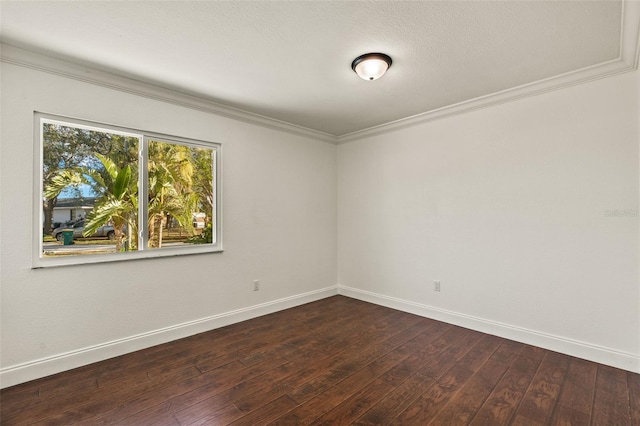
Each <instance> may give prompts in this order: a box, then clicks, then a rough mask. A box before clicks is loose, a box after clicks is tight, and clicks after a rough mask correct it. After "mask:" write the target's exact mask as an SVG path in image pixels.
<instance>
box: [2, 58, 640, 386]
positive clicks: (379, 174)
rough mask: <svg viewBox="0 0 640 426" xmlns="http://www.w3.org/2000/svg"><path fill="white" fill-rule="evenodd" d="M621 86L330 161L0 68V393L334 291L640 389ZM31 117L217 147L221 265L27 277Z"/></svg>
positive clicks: (633, 189) (583, 88)
mask: <svg viewBox="0 0 640 426" xmlns="http://www.w3.org/2000/svg"><path fill="white" fill-rule="evenodd" d="M638 75H639V73H638V72H634V73H627V74H623V75H620V76H617V77H613V78H608V79H605V80H599V81H595V82H592V83H588V84H583V85H579V86H575V87H571V88H567V89H563V90H559V91H555V92H551V93H548V94H544V95H539V96H536V97H531V98H526V99H522V100H519V101H515V102H510V103H505V104H503V105H499V106H494V107H490V108H486V109H482V110H478V111H474V112H469V113H466V114H461V115H458V116H454V117H450V118H446V119H441V120H437V121H432V122H428V123H424V124H421V125H417V126H413V127H409V128H406V129H402V130H397V131H394V132H391V133H387V134H383V135H379V136H373V137H369V138H367V139H363V140H360V141H354V142H350V143H347V144H344V145H341V146H338V147H336V146H333V145H331V144H328V143H324V142H319V141H317V140H312V139H310V138H306V137H303V136H296V135H292V134H289V133H285V132H280V131H276V130H270V129H267V128H264V127H258V126H255V125H251V124H247V123H244V122H241V121H236V120H232V119H228V118H224V117H221V116H218V115H212V114H208V113H205V112H202V111H198V110H194V109H189V108H186V107H181V106H177V105H175V104H170V103H165V102H160V101H158V100H153V99H149V98H145V97H140V96H136V95H133V94H130V93H125V92H122V91H118V90H113V89H109V88H106V87H102V86H97V85H92V84H89V83H84V82H81V81H78V80H72V79H68V78H65V77H61V76H57V75H53V74H49V73H45V72H41V71H36V70H33V69H30V68H23V67H20V66H16V65H11V64H6V63H4V64H3V65H2V69H1V79H2V80H1V91H2V99H1V102H2V104H1V116H0V118H1V122H2V129H1V137H2V139H1V145H0V285H1V287H0V296H1V298H0V303H1V305H0V324H1V326H0V327H1V328H0V332H1V338H2V340H1V346H0V386H9V385H12V384H15V383H19V382H22V381H26V380H30V379H33V378H36V377H40V376H43V375H46V374H51V373H54V372H57V371H61V370H63V369H67V368H73V367H76V366H78V365H83V364H85V363H88V362H92V361H96V360H99V359H104V358H106V357H108V356H114V355H118V354H121V353H124V352H126V351H131V350H135V349H138V348H141V347H145V346H149V345H152V344H156V343H160V342H163V341H167V340H170V339H173V338H178V337H181V336H184V335H188V334H191V333H194V332H197V331H203V330H206V329H210V328H213V327H217V326H221V325H224V324H227V323H230V322H234V321H238V320H241V319H246V318H249V317H253V316H256V315H259V314H262V313H266V312H270V311H273V310H276V309H281V308H284V307H287V306H293V305H295V304H299V303H302V302H304V301H308V300H312V299H315V298H320V297H324V296H327V295H330V294H334V293H335V292H336V288H335V284H336V282H339V283H340V284H341V287H340V290H339V291H340V292H341V293H343V294H346V295H349V296H353V297H358V298H361V299H364V300H370V301H373V302H376V303H381V304H386V305H389V306H393V307H396V308H399V309H404V310H407V311H411V312H416V313H419V314H422V315H427V316H431V317H434V318H439V319H442V320H446V321H449V322H452V323H457V324H461V325H464V326H467V327H471V328H475V329H479V330H482V331H485V332H489V333H495V334H498V335H503V336H505V337H509V338H513V339H516V340H520V341H524V342H529V343H532V344H537V345H539V346H543V347H548V348H551V349H554V350H559V351H563V352H565V353H569V354H573V355H576V356H581V357H584V358H587V359H593V360H595V361H599V362H603V363H606V364H610V365H615V366H619V367H622V368H626V369H630V370H633V371H640V361H639V353H640V306H639V305H640V289H639V276H638V274H639V272H638V266H639V259H640V252H639V249H638V240H639V235H640V228H639V226H638V225H639V224H638V217H637V216H634V215H633V212H635V211H637V210H638V208H639V205H638V203H639V200H638V189H639V179H640V176H639V172H638V164H639V161H638V160H639V153H638V137H639V131H638V115H639V108H638V103H639V101H640V93H639V86H640V84H639V81H638V80H639V77H638ZM35 110H39V111H43V112H49V113H54V114H60V115H68V116H73V117H78V118H82V119H86V120H93V121H98V122H107V123H111V124H117V125H121V126H130V127H134V128H141V129H145V130H153V131H157V132H163V133H167V134H175V135H179V136H183V137H188V138H195V139H204V140H212V141H217V142H222V143H223V144H224V145H223V146H224V148H223V149H224V248H225V251H224V253H219V254H208V255H198V256H186V257H178V258H164V259H151V260H140V261H128V262H120V263H110V264H101V265H100V264H98V265H88V266H76V267H60V268H49V269H39V270H33V269H31V229H32V224H33V208H32V194H31V191H32V188H33V183H34V182H33V179H34V175H35V172H34V170H33V156H34V152H33V146H34V144H33V134H32V133H33V131H32V126H33V118H32V117H33V111H35ZM336 188H338V190H337V191H336ZM336 211H337V212H338V217H337V220H336ZM611 211H624V212H626V213H624V214H629V213H631V215H627V216H624V217H612V216H608V215H607V212H611ZM336 247H337V250H338V253H337V257H338V260H337V264H336ZM336 277H338V278H336ZM254 279H260V280H261V283H262V289H261V290H260V291H259V292H253V291H251V289H252V280H254ZM433 280H441V281H442V291H441V292H440V293H436V292H433V290H432V281H433Z"/></svg>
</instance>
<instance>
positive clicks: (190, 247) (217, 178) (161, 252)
mask: <svg viewBox="0 0 640 426" xmlns="http://www.w3.org/2000/svg"><path fill="white" fill-rule="evenodd" d="M45 122H49V123H51V122H53V123H57V124H62V125H68V126H73V127H78V128H84V129H90V130H97V131H103V132H105V133H113V134H121V135H126V136H133V137H139V140H140V146H139V149H138V152H139V158H138V162H139V165H138V176H137V179H138V198H139V200H146V199H147V198H148V182H147V180H148V179H147V178H148V170H147V164H148V163H147V158H146V157H147V151H148V144H149V141H151V140H153V141H158V142H165V143H175V144H180V145H186V146H192V147H202V148H207V149H211V150H212V151H213V153H212V154H213V167H214V170H213V173H212V176H213V191H214V196H213V204H214V205H213V206H212V208H213V212H214V221H215V222H214V226H213V243H211V244H185V245H184V246H178V247H175V246H174V247H162V248H148V247H147V240H148V237H147V235H146V232H147V230H148V226H147V225H148V214H147V209H148V205H147V203H146V202H144V203H143V202H141V201H140V202H139V203H138V233H139V235H138V241H139V244H138V250H135V251H129V252H123V253H103V254H93V255H92V254H83V255H76V256H74V255H69V256H53V257H43V242H42V240H43V232H44V231H43V229H42V224H43V221H44V212H43V208H42V199H43V178H44V176H43V155H44V141H43V127H44V126H43V123H45ZM34 143H35V147H34V152H35V153H36V155H34V176H35V177H36V179H35V182H34V190H33V194H34V203H33V205H34V214H33V217H34V222H33V234H32V235H33V238H32V241H33V262H32V263H33V266H32V267H33V268H44V267H51V266H64V265H84V264H88V263H104V262H115V261H124V260H135V259H147V258H156V257H168V256H180V255H189V254H203V253H216V252H222V251H223V248H222V144H221V143H219V142H209V141H203V140H195V139H189V138H183V137H178V136H172V135H167V134H162V133H156V132H151V131H146V130H139V129H133V128H127V127H122V126H116V125H111V124H104V123H96V122H93V121H88V120H81V119H77V118H70V117H65V116H60V115H54V114H47V113H42V112H37V111H36V112H34Z"/></svg>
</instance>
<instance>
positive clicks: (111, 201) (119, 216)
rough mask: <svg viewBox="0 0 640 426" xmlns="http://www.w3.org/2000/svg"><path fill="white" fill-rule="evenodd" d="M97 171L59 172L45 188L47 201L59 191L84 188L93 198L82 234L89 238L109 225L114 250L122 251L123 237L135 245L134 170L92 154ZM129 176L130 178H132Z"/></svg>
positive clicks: (135, 182)
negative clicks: (112, 235) (114, 244)
mask: <svg viewBox="0 0 640 426" xmlns="http://www.w3.org/2000/svg"><path fill="white" fill-rule="evenodd" d="M95 158H96V159H97V160H98V161H99V164H100V165H101V167H100V168H90V167H86V166H85V167H76V168H73V169H65V170H61V171H59V172H58V173H57V175H56V176H55V177H54V178H53V179H52V181H51V183H50V184H49V185H48V186H47V187H46V188H45V191H44V195H45V197H47V198H50V199H51V198H54V197H57V196H58V195H59V194H60V193H61V192H62V191H63V190H65V189H67V188H71V187H78V186H79V185H88V186H89V187H90V188H91V190H92V192H93V193H95V194H97V198H96V203H95V206H94V208H93V210H92V211H91V212H90V213H89V214H88V215H87V217H86V219H85V227H84V231H83V234H84V235H85V236H88V235H92V234H93V233H95V232H96V230H97V229H98V228H99V227H101V226H103V225H106V224H108V223H109V222H111V224H112V225H113V228H114V232H115V240H116V250H117V251H120V250H122V249H123V247H124V243H125V240H126V238H127V237H126V236H127V234H129V235H131V236H132V237H133V239H132V240H131V241H130V244H133V245H137V220H136V212H137V211H138V180H137V177H136V175H137V173H136V171H135V169H136V168H135V167H133V168H132V166H131V165H130V164H126V165H124V166H122V167H120V166H118V165H117V164H116V163H115V162H114V161H113V160H111V159H110V158H108V157H106V156H104V155H102V154H99V153H95ZM132 176H133V178H132Z"/></svg>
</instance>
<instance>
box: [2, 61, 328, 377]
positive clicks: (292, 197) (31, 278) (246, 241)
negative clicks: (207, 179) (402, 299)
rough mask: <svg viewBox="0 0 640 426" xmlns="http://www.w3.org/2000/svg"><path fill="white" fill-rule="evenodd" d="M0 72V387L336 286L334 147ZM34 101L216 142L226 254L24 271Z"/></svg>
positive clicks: (13, 69)
mask: <svg viewBox="0 0 640 426" xmlns="http://www.w3.org/2000/svg"><path fill="white" fill-rule="evenodd" d="M1 72H2V75H1V78H2V86H1V89H2V111H1V114H2V115H1V119H2V133H1V136H2V145H1V156H0V161H1V167H0V169H1V171H0V182H1V185H2V186H1V202H2V205H1V210H0V238H1V242H0V251H1V253H0V265H1V275H0V277H1V286H2V287H1V309H0V312H1V318H0V322H1V334H2V344H1V357H0V359H1V367H2V369H1V370H0V372H1V373H2V386H9V385H12V384H15V383H18V382H21V381H25V380H29V379H33V378H35V377H38V376H42V375H46V374H51V373H53V372H56V371H60V370H62V369H65V368H71V367H75V366H78V365H82V364H85V363H88V362H91V361H95V360H98V359H103V358H105V357H108V356H113V355H117V354H120V353H122V352H126V351H129V350H135V349H138V348H140V347H144V346H148V345H151V344H155V343H159V342H162V341H166V340H170V339H173V338H177V337H181V336H183V335H188V334H191V333H195V332H197V331H202V330H206V329H208V328H212V327H216V326H220V325H224V324H226V323H229V322H233V321H238V320H241V319H245V318H248V317H251V316H255V315H259V314H263V313H265V312H269V311H272V310H276V309H282V308H285V307H287V306H292V305H295V304H299V303H303V302H305V301H308V300H312V299H314V298H320V297H324V296H327V295H330V294H335V293H336V289H335V285H336V269H337V268H336V255H335V253H336V175H337V173H336V146H335V145H332V144H329V143H326V142H320V141H317V140H312V139H309V138H306V137H302V136H296V135H292V134H289V133H285V132H281V131H276V130H270V129H267V128H264V127H258V126H255V125H251V124H246V123H243V122H240V121H235V120H231V119H228V118H223V117H220V116H216V115H212V114H208V113H205V112H201V111H196V110H193V109H189V108H184V107H180V106H176V105H174V104H169V103H164V102H160V101H157V100H152V99H149V98H145V97H140V96H136V95H132V94H129V93H125V92H122V91H118V90H112V89H109V88H105V87H101V86H97V85H93V84H88V83H84V82H81V81H77V80H74V79H69V78H65V77H61V76H57V75H53V74H49V73H45V72H40V71H36V70H33V69H29V68H23V67H20V66H15V65H11V64H6V63H4V64H3V65H2V69H1ZM34 111H42V112H49V113H54V114H60V115H66V116H71V117H78V118H82V119H87V120H93V121H98V122H105V123H110V124H117V125H121V126H129V127H133V128H137V129H143V130H151V131H156V132H161V133H166V134H170V135H178V136H182V137H186V138H194V139H201V140H210V141H215V142H221V143H222V144H223V152H224V165H223V169H224V182H223V185H224V187H223V189H224V195H223V197H224V203H223V206H224V213H223V215H224V249H225V251H224V252H223V253H217V254H206V255H195V256H182V257H175V258H163V259H151V260H141V261H126V262H118V263H109V264H96V265H87V266H75V267H59V268H47V269H37V270H34V269H31V266H32V263H31V238H32V224H33V206H32V188H33V184H34V182H33V180H34V176H35V172H34V167H33V156H34V142H33V112H34ZM254 279H259V280H261V290H260V291H258V292H253V291H252V289H253V283H252V280H254ZM263 304H266V305H263Z"/></svg>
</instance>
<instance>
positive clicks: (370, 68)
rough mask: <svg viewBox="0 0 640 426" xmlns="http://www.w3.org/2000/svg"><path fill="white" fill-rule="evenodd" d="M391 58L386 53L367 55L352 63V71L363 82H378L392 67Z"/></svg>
mask: <svg viewBox="0 0 640 426" xmlns="http://www.w3.org/2000/svg"><path fill="white" fill-rule="evenodd" d="M391 63H392V61H391V57H390V56H389V55H385V54H384V53H365V54H364V55H360V56H358V57H357V58H356V59H354V60H353V62H352V63H351V69H352V70H353V71H354V72H355V73H356V74H358V75H359V76H360V78H361V79H363V80H377V79H379V78H380V77H382V76H383V75H384V73H385V72H387V70H388V69H389V67H390V66H391Z"/></svg>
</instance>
